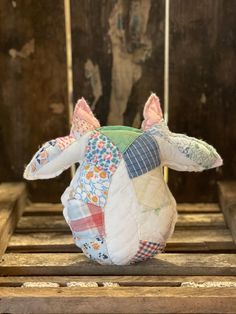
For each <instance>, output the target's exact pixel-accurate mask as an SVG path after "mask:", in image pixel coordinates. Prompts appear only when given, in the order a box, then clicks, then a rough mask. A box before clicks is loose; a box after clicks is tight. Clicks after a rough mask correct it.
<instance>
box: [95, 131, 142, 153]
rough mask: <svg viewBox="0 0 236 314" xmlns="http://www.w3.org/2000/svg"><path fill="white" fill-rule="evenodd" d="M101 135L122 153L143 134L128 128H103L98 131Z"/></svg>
mask: <svg viewBox="0 0 236 314" xmlns="http://www.w3.org/2000/svg"><path fill="white" fill-rule="evenodd" d="M97 130H98V131H100V132H101V133H102V134H104V135H106V136H107V137H109V138H110V140H111V141H112V142H113V144H115V145H116V146H117V147H118V148H119V150H120V151H121V152H122V153H124V152H125V151H126V150H127V148H128V147H129V146H130V145H131V144H132V143H133V141H134V140H135V139H136V138H137V137H139V136H140V135H142V134H143V131H141V130H139V129H135V128H131V127H129V126H119V125H118V126H103V127H101V128H99V129H97Z"/></svg>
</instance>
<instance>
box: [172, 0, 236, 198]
mask: <svg viewBox="0 0 236 314" xmlns="http://www.w3.org/2000/svg"><path fill="white" fill-rule="evenodd" d="M235 10H236V2H235V1H234V0H217V1H215V0H188V1H182V0H174V1H171V3H170V82H169V83H170V95H169V99H170V101H169V127H170V129H171V130H173V131H174V132H179V133H180V132H182V133H185V134H188V135H190V136H195V137H198V138H202V139H203V140H206V141H207V142H209V143H210V144H212V145H214V146H215V147H216V149H217V150H218V151H219V153H220V154H221V156H222V158H223V160H225V162H224V166H223V167H221V168H219V169H212V170H208V171H206V172H203V173H187V172H175V171H170V172H169V185H170V188H171V191H172V192H173V194H174V195H175V197H176V199H177V201H178V202H212V201H216V200H217V185H216V182H217V181H218V180H222V179H223V178H225V179H234V178H235V177H236V163H235V154H234V153H233V152H234V151H235V143H236V132H235V125H236V106H235V98H236V90H235V80H236V74H235V73H236V72H235V71H232V70H231V69H235V68H236V54H235V48H236V28H235Z"/></svg>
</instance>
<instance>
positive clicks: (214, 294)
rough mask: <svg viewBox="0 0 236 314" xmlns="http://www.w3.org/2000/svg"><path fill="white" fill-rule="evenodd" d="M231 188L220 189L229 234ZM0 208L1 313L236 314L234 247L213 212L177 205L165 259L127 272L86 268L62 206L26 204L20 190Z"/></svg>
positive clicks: (6, 193)
mask: <svg viewBox="0 0 236 314" xmlns="http://www.w3.org/2000/svg"><path fill="white" fill-rule="evenodd" d="M234 188H235V184H233V183H232V184H230V185H229V184H228V185H227V184H221V186H220V197H221V204H222V206H223V207H224V209H226V214H225V216H226V218H227V221H228V222H229V223H230V224H229V226H230V228H231V230H233V223H232V221H234V220H233V219H235V218H232V217H233V216H230V214H229V213H233V211H232V209H231V208H232V207H235V198H234V196H235V193H233V192H232V191H234ZM229 189H231V194H230V192H229ZM226 192H227V193H226ZM229 195H230V201H229V199H228V198H229ZM233 198H234V199H233ZM0 206H1V210H0V219H1V220H0V239H1V241H0V249H1V251H0V252H1V255H2V258H1V262H0V276H1V277H0V313H17V314H19V313H40V314H43V313H235V312H236V289H235V288H236V280H235V278H236V277H235V275H236V254H235V252H236V245H235V243H234V241H233V239H232V235H231V231H230V229H229V228H228V227H227V225H226V223H225V220H224V215H223V213H222V212H221V210H220V208H219V205H218V204H179V205H178V212H179V218H178V222H177V226H176V230H175V232H174V235H173V237H172V238H171V239H170V240H169V242H168V244H167V248H166V252H165V253H164V254H161V255H158V256H157V257H156V258H154V259H152V260H150V261H148V262H145V263H140V264H136V265H132V266H102V265H98V264H96V263H93V262H91V261H89V260H88V259H87V258H86V257H85V256H84V255H83V254H82V253H81V251H80V250H79V249H78V248H77V247H76V246H75V245H74V244H73V241H72V237H71V235H70V231H69V229H68V227H67V225H66V223H65V221H64V219H63V217H62V206H61V205H60V204H46V203H32V204H29V203H27V202H26V191H25V187H24V185H23V184H2V185H0ZM21 213H23V215H22V216H21V217H20V215H21ZM19 217H20V218H19ZM230 217H231V218H230ZM17 221H18V224H17V226H16V222H17ZM15 226H16V228H15ZM234 227H235V225H234Z"/></svg>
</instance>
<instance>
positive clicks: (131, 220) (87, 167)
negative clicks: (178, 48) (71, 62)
mask: <svg viewBox="0 0 236 314" xmlns="http://www.w3.org/2000/svg"><path fill="white" fill-rule="evenodd" d="M143 115H144V120H143V123H142V127H141V129H136V128H132V127H127V126H105V127H100V124H99V122H98V120H97V119H96V118H95V116H94V115H93V113H92V111H91V109H90V107H89V106H88V104H87V103H86V101H85V100H84V99H83V98H82V99H80V100H79V101H78V102H77V104H76V106H75V110H74V114H73V119H72V127H71V132H70V135H69V136H65V137H59V138H56V139H54V140H51V141H49V142H47V143H45V144H44V145H43V146H42V147H41V148H40V149H39V151H38V152H37V153H36V154H35V156H34V157H33V159H32V160H31V162H30V163H29V165H28V166H27V167H26V169H25V172H24V178H26V179H28V180H35V179H48V178H53V177H55V176H58V175H59V174H60V173H61V172H63V171H64V170H65V169H67V168H68V167H70V166H71V165H72V164H73V163H76V162H79V167H78V169H77V171H76V173H75V176H74V178H73V179H72V181H71V183H70V186H69V187H68V188H67V189H66V190H65V192H64V194H63V195H62V198H61V200H62V203H63V205H64V210H63V214H64V217H65V220H66V221H67V223H68V225H69V226H70V229H71V231H72V235H73V238H74V242H75V244H76V245H77V246H78V247H80V248H81V249H82V251H83V252H84V254H85V255H86V256H87V257H88V258H90V259H91V260H94V261H97V262H98V263H100V264H116V265H125V264H132V263H136V262H140V261H145V260H147V259H149V258H152V257H154V256H155V255H156V254H158V253H161V252H162V251H163V250H164V248H165V245H166V241H167V240H168V238H169V237H170V236H171V235H172V233H173V231H174V227H175V223H176V220H177V211H176V202H175V199H174V197H173V196H172V194H171V192H170V190H169V188H168V186H167V184H166V182H165V181H164V178H163V166H167V167H170V168H171V169H175V170H178V171H202V170H205V169H209V168H214V167H219V166H220V165H222V159H221V157H220V156H219V155H218V153H217V152H216V150H215V149H214V148H213V147H212V146H210V145H208V144H207V143H205V142H203V141H202V140H198V139H196V138H193V137H188V136H186V135H183V134H176V133H172V132H171V131H170V130H169V129H168V126H167V125H166V123H165V122H164V120H163V115H162V111H161V106H160V102H159V99H158V97H157V96H156V95H155V94H152V95H151V96H150V97H149V99H148V100H147V102H146V104H145V106H144V112H143Z"/></svg>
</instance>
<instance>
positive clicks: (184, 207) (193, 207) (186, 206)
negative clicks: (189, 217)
mask: <svg viewBox="0 0 236 314" xmlns="http://www.w3.org/2000/svg"><path fill="white" fill-rule="evenodd" d="M177 211H178V213H219V212H220V207H219V204H217V203H179V204H177Z"/></svg>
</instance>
